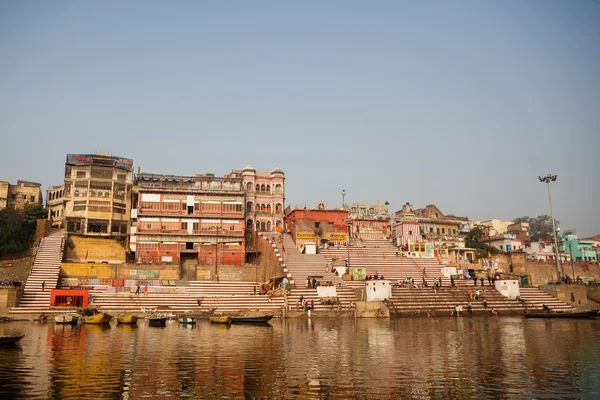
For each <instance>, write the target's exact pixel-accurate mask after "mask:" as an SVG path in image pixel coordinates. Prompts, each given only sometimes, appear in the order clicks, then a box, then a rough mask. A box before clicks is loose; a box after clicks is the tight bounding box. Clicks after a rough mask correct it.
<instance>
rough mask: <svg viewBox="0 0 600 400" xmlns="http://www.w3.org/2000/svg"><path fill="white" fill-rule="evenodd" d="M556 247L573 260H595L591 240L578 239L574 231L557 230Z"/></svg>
mask: <svg viewBox="0 0 600 400" xmlns="http://www.w3.org/2000/svg"><path fill="white" fill-rule="evenodd" d="M558 240H559V243H558V248H559V249H560V252H561V253H568V254H569V255H570V256H571V257H572V258H573V260H575V261H597V259H598V258H597V255H596V250H595V249H594V241H593V240H585V239H579V238H578V237H577V234H576V233H575V232H574V231H566V232H563V231H559V232H558Z"/></svg>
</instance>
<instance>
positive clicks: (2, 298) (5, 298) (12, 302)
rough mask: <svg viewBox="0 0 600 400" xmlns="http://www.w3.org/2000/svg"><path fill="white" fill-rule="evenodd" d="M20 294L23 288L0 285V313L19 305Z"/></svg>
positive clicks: (5, 312)
mask: <svg viewBox="0 0 600 400" xmlns="http://www.w3.org/2000/svg"><path fill="white" fill-rule="evenodd" d="M21 296H23V288H17V287H12V286H8V287H0V314H2V315H4V314H8V311H9V310H10V309H11V307H16V306H17V305H19V301H20V300H21Z"/></svg>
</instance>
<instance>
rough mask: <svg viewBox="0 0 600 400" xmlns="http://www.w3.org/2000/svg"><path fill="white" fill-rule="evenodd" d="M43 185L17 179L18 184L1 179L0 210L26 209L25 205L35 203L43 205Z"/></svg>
mask: <svg viewBox="0 0 600 400" xmlns="http://www.w3.org/2000/svg"><path fill="white" fill-rule="evenodd" d="M41 187H42V185H41V184H39V183H35V182H29V181H21V180H19V181H17V184H16V185H11V184H10V183H9V182H6V181H0V210H2V209H4V208H10V209H12V210H24V209H25V206H27V205H29V204H35V205H38V206H41V205H42V204H43V199H42V189H41Z"/></svg>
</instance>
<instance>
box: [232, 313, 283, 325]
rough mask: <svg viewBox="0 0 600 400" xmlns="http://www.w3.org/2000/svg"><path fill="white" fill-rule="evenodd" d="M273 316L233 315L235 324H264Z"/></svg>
mask: <svg viewBox="0 0 600 400" xmlns="http://www.w3.org/2000/svg"><path fill="white" fill-rule="evenodd" d="M271 318H273V316H272V315H263V316H257V317H231V322H233V323H234V324H264V323H267V322H269V321H270V320H271Z"/></svg>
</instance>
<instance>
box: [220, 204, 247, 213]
mask: <svg viewBox="0 0 600 400" xmlns="http://www.w3.org/2000/svg"><path fill="white" fill-rule="evenodd" d="M223 212H242V205H241V204H227V203H223Z"/></svg>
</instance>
